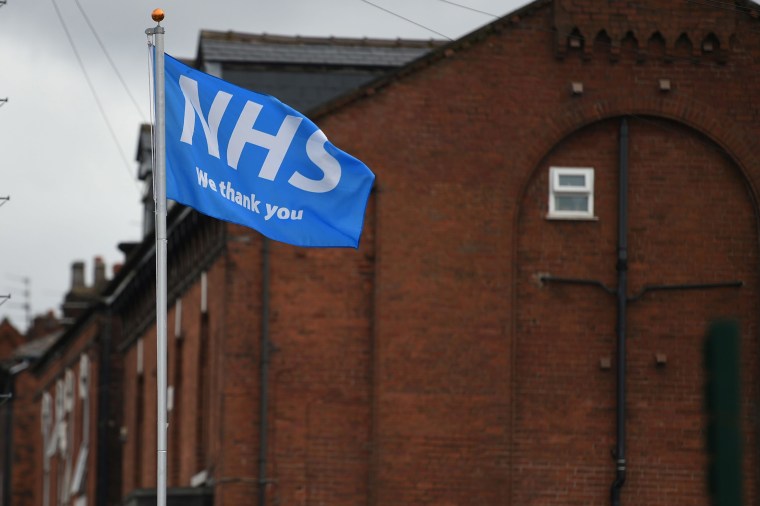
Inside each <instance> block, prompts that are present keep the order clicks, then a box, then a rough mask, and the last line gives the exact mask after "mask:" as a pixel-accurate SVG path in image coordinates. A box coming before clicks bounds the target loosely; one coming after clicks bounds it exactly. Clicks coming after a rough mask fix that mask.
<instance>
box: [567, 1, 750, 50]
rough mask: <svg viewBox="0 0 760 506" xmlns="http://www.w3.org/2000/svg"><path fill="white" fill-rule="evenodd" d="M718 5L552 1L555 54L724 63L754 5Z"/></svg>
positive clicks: (691, 2)
mask: <svg viewBox="0 0 760 506" xmlns="http://www.w3.org/2000/svg"><path fill="white" fill-rule="evenodd" d="M722 4H723V5H722V6H721V7H720V8H716V7H715V6H714V5H710V4H708V3H707V2H701V1H698V0H676V1H672V2H667V3H664V2H661V1H656V0H640V1H612V0H610V1H594V0H557V1H556V2H554V4H553V11H554V12H553V17H554V27H555V28H556V39H555V44H556V54H557V57H558V58H564V57H566V56H568V54H570V53H572V52H574V51H579V52H580V53H581V54H582V56H583V57H584V58H590V57H591V55H592V54H593V53H595V52H605V51H606V52H609V55H610V60H611V61H617V60H618V59H620V58H621V57H623V55H626V54H630V55H632V56H633V57H634V58H635V59H636V60H638V61H644V60H646V59H647V58H649V57H654V58H663V59H665V60H673V59H676V58H685V57H687V58H693V59H699V58H702V57H706V58H713V59H716V60H717V61H719V62H725V61H726V60H727V58H728V56H729V54H730V48H731V46H732V45H733V43H734V40H735V36H736V27H737V19H738V18H739V17H740V16H751V17H753V18H757V17H758V14H759V13H760V10H759V9H758V6H757V5H755V4H753V3H751V2H745V1H743V0H738V1H736V2H734V3H733V4H732V3H730V2H722Z"/></svg>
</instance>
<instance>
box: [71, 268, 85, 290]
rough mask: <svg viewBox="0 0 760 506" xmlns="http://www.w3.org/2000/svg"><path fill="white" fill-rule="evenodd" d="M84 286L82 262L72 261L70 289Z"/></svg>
mask: <svg viewBox="0 0 760 506" xmlns="http://www.w3.org/2000/svg"><path fill="white" fill-rule="evenodd" d="M84 287H85V284H84V262H74V263H72V264H71V289H72V290H77V289H81V288H84Z"/></svg>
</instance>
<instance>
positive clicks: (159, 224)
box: [145, 9, 167, 506]
mask: <svg viewBox="0 0 760 506" xmlns="http://www.w3.org/2000/svg"><path fill="white" fill-rule="evenodd" d="M151 18H152V19H153V21H155V22H156V23H157V25H156V27H154V28H148V29H147V30H145V33H147V34H148V35H153V36H154V43H155V57H154V78H153V85H154V87H155V91H154V94H155V101H156V102H155V103H156V128H155V129H154V143H155V144H154V152H155V166H154V167H153V178H154V189H155V196H154V197H155V201H156V353H157V354H156V360H157V364H156V365H157V367H156V370H157V372H156V374H157V377H156V388H157V392H156V394H157V395H156V397H157V401H158V402H157V408H158V409H157V414H156V422H157V423H156V429H157V437H156V443H157V459H158V460H157V467H156V504H157V505H158V506H166V475H167V473H166V454H167V448H166V440H167V438H166V433H167V423H166V418H167V417H166V390H167V381H166V369H167V353H166V346H167V345H166V310H167V293H166V292H167V281H166V277H167V276H166V90H165V82H164V81H165V75H164V28H163V27H162V26H161V21H163V19H164V11H163V10H161V9H155V10H154V11H153V12H152V13H151Z"/></svg>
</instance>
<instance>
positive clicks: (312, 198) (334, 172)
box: [165, 55, 374, 247]
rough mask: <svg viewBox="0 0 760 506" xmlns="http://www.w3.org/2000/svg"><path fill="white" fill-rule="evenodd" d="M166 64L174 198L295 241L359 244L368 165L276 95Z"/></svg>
mask: <svg viewBox="0 0 760 506" xmlns="http://www.w3.org/2000/svg"><path fill="white" fill-rule="evenodd" d="M165 68H166V147H167V148H166V182H167V197H168V198H170V199H173V200H176V201H177V202H180V203H182V204H186V205H188V206H190V207H193V208H195V209H197V210H198V211H200V212H202V213H204V214H207V215H209V216H213V217H216V218H220V219H223V220H226V221H231V222H234V223H238V224H241V225H245V226H248V227H251V228H254V229H256V230H258V231H260V232H261V233H262V234H264V235H265V236H267V237H270V238H272V239H275V240H278V241H282V242H286V243H289V244H294V245H297V246H338V247H341V246H348V247H357V246H358V243H359V236H360V235H361V230H362V225H363V221H364V212H365V209H366V205H367V199H368V197H369V192H370V189H371V187H372V183H373V181H374V174H372V172H371V171H370V170H369V169H368V168H367V167H366V165H364V164H363V163H362V162H360V161H359V160H357V159H356V158H354V157H352V156H350V155H348V154H347V153H345V152H343V151H341V150H339V149H338V148H336V147H335V146H334V145H332V144H331V143H330V142H329V141H328V139H327V137H326V136H325V134H324V133H323V132H322V131H321V130H320V129H319V128H317V126H316V125H315V124H314V123H312V122H311V121H310V120H309V119H308V118H306V117H305V116H303V115H302V114H300V113H299V112H297V111H295V110H294V109H292V108H290V107H288V106H286V105H284V104H283V103H282V102H280V101H279V100H277V99H276V98H274V97H271V96H268V95H262V94H258V93H255V92H251V91H248V90H244V89H242V88H239V87H237V86H234V85H232V84H230V83H228V82H225V81H222V80H221V79H217V78H215V77H213V76H209V75H207V74H204V73H202V72H199V71H197V70H194V69H192V68H190V67H188V66H186V65H184V64H182V63H180V62H179V61H177V60H175V59H173V58H171V57H169V56H168V55H167V57H166V67H165Z"/></svg>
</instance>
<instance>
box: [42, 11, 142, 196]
mask: <svg viewBox="0 0 760 506" xmlns="http://www.w3.org/2000/svg"><path fill="white" fill-rule="evenodd" d="M50 1H51V2H52V3H53V8H54V9H55V13H56V15H57V16H58V21H60V23H61V26H62V27H63V31H64V32H65V34H66V38H67V39H68V41H69V44H70V45H71V49H72V51H74V56H75V57H76V59H77V62H78V63H79V68H80V70H81V71H82V75H83V76H84V79H85V81H87V86H88V87H89V88H90V93H91V94H92V97H93V98H94V99H95V104H96V105H97V106H98V110H99V111H100V115H101V116H102V117H103V121H105V124H106V127H107V128H108V132H109V133H110V134H111V139H113V142H114V144H115V145H116V149H117V150H118V151H119V155H120V156H121V160H122V162H123V163H124V168H125V169H126V170H127V174H128V175H129V179H130V180H132V168H131V167H130V166H129V162H127V157H126V155H124V150H122V148H121V144H119V140H118V138H117V136H116V132H115V131H114V129H113V126H111V122H110V121H109V119H108V115H107V114H106V111H105V109H104V108H103V104H102V103H101V102H100V99H99V98H98V94H97V93H96V92H95V86H94V85H93V84H92V80H91V79H90V75H89V74H88V73H87V69H86V68H85V66H84V62H83V61H82V57H81V56H80V55H79V51H78V50H77V47H76V45H75V44H74V39H73V38H72V37H71V33H70V32H69V28H68V26H67V25H66V21H65V20H64V19H63V15H62V14H61V10H60V9H59V8H58V4H57V3H56V1H55V0H50ZM138 191H139V189H138Z"/></svg>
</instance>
